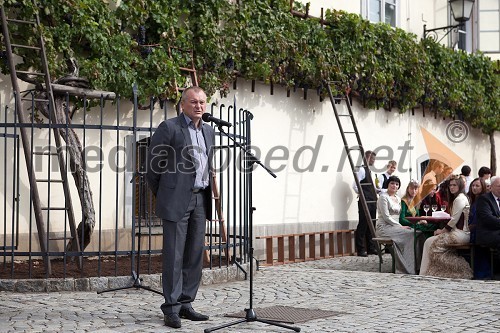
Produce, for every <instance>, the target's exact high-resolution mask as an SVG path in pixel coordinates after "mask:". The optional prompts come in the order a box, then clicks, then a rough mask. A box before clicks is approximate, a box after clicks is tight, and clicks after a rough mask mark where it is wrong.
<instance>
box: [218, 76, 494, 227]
mask: <svg viewBox="0 0 500 333" xmlns="http://www.w3.org/2000/svg"><path fill="white" fill-rule="evenodd" d="M234 96H235V97H236V100H237V103H238V105H239V106H240V107H244V108H247V109H248V110H250V111H251V112H252V113H253V114H254V116H255V118H254V120H253V121H252V143H253V145H255V146H257V147H258V148H259V149H260V150H261V160H262V161H263V162H265V156H266V154H268V152H269V151H270V150H271V149H272V147H274V146H284V147H287V148H288V150H289V152H290V156H289V157H288V158H287V160H286V161H273V162H269V163H266V164H268V166H270V167H272V168H277V167H278V166H279V165H280V164H283V163H286V168H285V169H284V170H282V171H279V172H276V173H277V178H276V179H274V178H272V177H271V176H269V175H268V174H267V173H266V172H265V171H264V170H263V169H261V168H257V170H255V171H254V173H253V180H254V188H253V193H254V202H253V203H254V206H255V207H256V208H257V210H256V211H255V213H254V224H255V225H256V226H259V225H266V224H273V225H275V226H281V227H282V228H287V226H286V225H287V224H297V228H304V225H305V224H311V225H313V224H317V223H321V224H329V225H330V224H331V222H332V221H337V222H340V221H346V220H350V221H351V222H355V221H357V205H356V200H357V199H356V195H355V193H354V192H353V190H352V189H351V184H352V182H353V180H354V179H353V176H352V173H351V171H350V168H349V165H348V164H347V162H346V163H345V164H343V165H340V166H339V161H340V160H341V157H342V153H343V143H342V139H341V136H340V134H339V129H338V126H337V124H336V122H335V119H334V116H333V111H332V106H331V104H330V102H329V100H325V101H324V102H322V103H321V102H319V98H318V96H317V95H316V94H315V92H314V91H311V90H310V91H308V99H307V100H304V99H303V92H302V90H300V91H299V90H298V91H297V92H295V93H293V92H292V93H291V96H290V97H289V98H288V97H286V90H285V89H282V88H279V87H276V86H275V88H274V95H273V96H271V95H270V89H269V86H267V85H264V84H258V83H257V84H256V91H255V93H252V92H251V85H250V83H249V82H243V81H242V80H239V81H238V87H237V90H236V91H232V92H231V93H230V94H229V96H228V98H227V101H226V100H225V99H222V100H221V102H226V103H231V102H230V101H232V99H233V97H234ZM353 109H354V115H355V118H356V123H357V126H358V130H359V133H360V136H361V140H362V142H363V144H364V147H365V149H376V148H377V147H379V148H380V147H383V146H386V148H383V149H382V150H381V151H380V152H379V154H378V158H379V160H378V161H377V162H376V163H375V167H376V168H378V169H379V171H384V170H385V169H384V166H385V164H386V162H387V161H388V160H389V159H395V160H396V161H398V163H399V168H398V172H397V174H398V176H400V178H401V180H402V187H406V184H407V183H408V182H409V180H410V179H412V178H416V177H417V171H416V170H417V169H418V168H417V164H416V163H417V160H418V159H422V158H425V157H426V156H427V149H426V146H425V143H424V141H423V137H422V134H421V131H420V127H421V126H422V127H424V128H426V129H427V130H428V131H429V132H430V133H431V134H432V135H434V136H435V137H436V138H437V139H438V140H439V141H441V142H442V143H443V144H444V145H445V146H447V147H449V148H450V149H452V150H453V151H454V152H456V153H457V154H458V155H459V156H460V157H461V158H462V159H463V160H464V161H465V162H464V164H468V165H470V166H471V167H472V169H473V173H474V174H476V173H477V170H478V169H479V167H481V166H483V165H489V156H490V145H489V141H488V137H487V136H486V135H483V134H481V133H480V131H479V130H477V129H472V128H469V136H468V138H467V139H466V140H465V141H463V142H462V143H453V142H452V141H450V140H449V139H448V138H447V136H446V126H447V125H448V124H449V123H450V121H451V120H450V119H445V120H443V119H434V117H433V116H432V115H429V114H428V113H426V116H425V117H424V116H423V114H422V110H421V109H420V110H419V109H416V110H415V115H414V116H411V113H410V112H408V113H405V114H399V113H398V111H397V110H396V109H394V110H392V112H388V111H384V110H382V109H380V110H367V109H363V108H362V106H361V105H360V104H359V103H358V102H356V101H355V102H354V105H353ZM345 130H346V129H345ZM319 137H322V141H321V144H320V146H319V147H320V148H319V153H318V155H317V161H316V164H315V168H314V170H313V171H306V172H296V171H294V168H293V158H294V156H295V154H297V150H298V149H299V148H300V147H302V146H312V147H315V146H316V145H317V144H318V138H319ZM408 140H411V141H410V145H411V147H412V150H411V152H408V151H407V153H406V155H405V154H403V148H402V147H404V146H405V142H406V141H408ZM495 140H496V142H499V141H498V140H500V135H499V134H498V133H497V134H496V136H495ZM351 142H353V141H351ZM391 152H392V155H391ZM275 154H276V155H274V156H283V155H282V154H278V153H275ZM497 155H498V152H497ZM302 156H303V161H302V164H300V163H299V166H300V167H302V168H304V167H306V166H308V165H309V162H310V161H311V156H312V155H311V154H310V153H304V154H303V155H302ZM410 166H411V167H412V168H413V172H411V173H410V171H409V168H410ZM460 167H461V165H460V166H459V167H457V169H456V170H455V172H456V173H459V171H460ZM403 191H404V189H403V190H402V191H401V192H403ZM354 225H355V224H354ZM289 227H290V226H289Z"/></svg>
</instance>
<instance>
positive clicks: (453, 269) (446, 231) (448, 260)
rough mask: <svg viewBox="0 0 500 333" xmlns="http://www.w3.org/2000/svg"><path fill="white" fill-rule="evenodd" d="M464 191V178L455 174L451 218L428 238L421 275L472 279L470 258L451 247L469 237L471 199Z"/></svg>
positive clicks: (450, 191)
mask: <svg viewBox="0 0 500 333" xmlns="http://www.w3.org/2000/svg"><path fill="white" fill-rule="evenodd" d="M464 190H465V182H464V181H463V179H462V178H460V177H459V176H452V177H451V178H450V180H449V186H448V196H449V198H450V199H449V202H451V205H450V212H451V219H450V221H449V222H448V224H446V225H445V226H444V228H443V229H438V230H436V231H435V232H434V236H433V237H430V238H428V239H427V240H426V241H425V244H424V252H423V254H422V266H421V268H420V275H430V276H439V277H448V278H457V279H471V278H472V276H473V274H472V270H471V268H470V266H469V264H468V263H467V261H466V260H465V259H464V258H463V257H461V256H459V255H458V254H457V252H456V251H455V250H454V249H452V248H450V247H449V245H450V244H468V243H469V240H470V235H469V228H468V226H467V220H468V215H469V200H468V199H467V196H466V195H465V193H464Z"/></svg>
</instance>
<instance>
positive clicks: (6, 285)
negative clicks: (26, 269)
mask: <svg viewBox="0 0 500 333" xmlns="http://www.w3.org/2000/svg"><path fill="white" fill-rule="evenodd" d="M15 288H16V280H1V279H0V291H15Z"/></svg>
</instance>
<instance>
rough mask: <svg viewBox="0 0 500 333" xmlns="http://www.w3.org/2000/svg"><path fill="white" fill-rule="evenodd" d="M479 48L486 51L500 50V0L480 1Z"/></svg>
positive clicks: (495, 51) (494, 51)
mask: <svg viewBox="0 0 500 333" xmlns="http://www.w3.org/2000/svg"><path fill="white" fill-rule="evenodd" d="M479 49H480V50H481V51H483V52H485V53H497V52H500V2H499V1H498V0H482V1H481V2H480V3H479Z"/></svg>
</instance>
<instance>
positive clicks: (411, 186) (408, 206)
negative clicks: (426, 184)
mask: <svg viewBox="0 0 500 333" xmlns="http://www.w3.org/2000/svg"><path fill="white" fill-rule="evenodd" d="M419 187H420V184H419V182H417V181H416V180H412V181H410V183H408V186H407V187H406V192H405V195H404V196H403V198H401V213H400V214H399V223H400V224H401V225H405V226H409V227H411V228H415V229H417V230H420V231H422V232H423V234H424V235H425V237H430V236H432V235H433V234H434V231H435V230H436V229H437V227H438V226H437V225H436V224H428V223H427V221H425V220H422V221H420V222H418V224H417V223H411V222H410V221H408V220H407V219H406V218H407V217H410V216H411V217H415V216H420V213H419V206H420V205H419V203H418V199H417V193H418V189H419Z"/></svg>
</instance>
